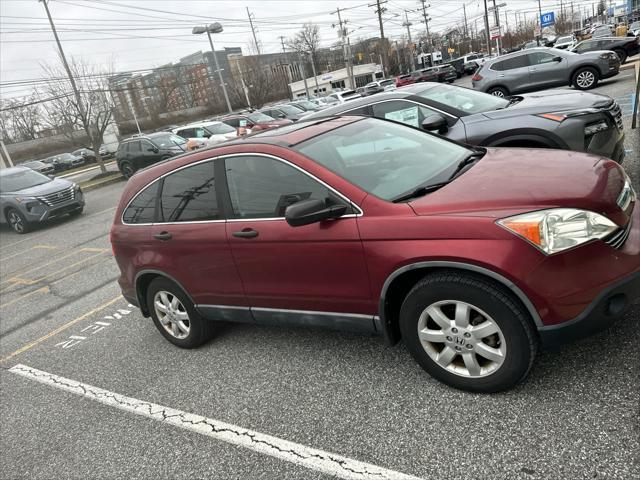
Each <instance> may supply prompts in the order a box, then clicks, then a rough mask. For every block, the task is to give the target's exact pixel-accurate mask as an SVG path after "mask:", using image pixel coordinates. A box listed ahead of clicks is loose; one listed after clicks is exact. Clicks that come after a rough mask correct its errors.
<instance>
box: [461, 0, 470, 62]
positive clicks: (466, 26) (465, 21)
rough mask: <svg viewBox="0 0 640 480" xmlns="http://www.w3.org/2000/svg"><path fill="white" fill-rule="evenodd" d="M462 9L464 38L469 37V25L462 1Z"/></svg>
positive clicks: (465, 7)
mask: <svg viewBox="0 0 640 480" xmlns="http://www.w3.org/2000/svg"><path fill="white" fill-rule="evenodd" d="M462 11H463V12H464V36H465V37H466V38H469V26H468V25H467V6H466V5H465V4H464V3H463V4H462ZM469 50H471V49H469ZM467 53H468V52H467Z"/></svg>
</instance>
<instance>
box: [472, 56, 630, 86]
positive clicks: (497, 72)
mask: <svg viewBox="0 0 640 480" xmlns="http://www.w3.org/2000/svg"><path fill="white" fill-rule="evenodd" d="M619 71H620V59H619V58H618V56H617V55H616V54H615V53H614V52H609V51H597V52H589V53H583V54H580V55H578V54H577V53H573V52H568V51H565V50H558V49H557V48H546V47H540V48H531V49H528V50H521V51H519V52H515V53H511V54H509V55H503V56H501V57H498V58H495V59H493V60H488V61H486V62H485V63H484V65H482V67H481V68H480V69H479V70H478V71H477V72H476V73H475V75H474V76H473V77H472V78H471V83H472V85H473V88H475V89H476V90H480V91H481V92H486V93H490V94H492V95H496V96H498V97H506V96H508V95H511V94H514V93H521V92H527V91H533V90H541V89H544V88H549V87H557V86H563V85H573V86H574V87H575V88H577V89H578V90H588V89H590V88H594V87H595V86H597V85H598V82H599V81H600V80H602V79H605V78H610V77H613V76H615V75H617V74H618V72H619Z"/></svg>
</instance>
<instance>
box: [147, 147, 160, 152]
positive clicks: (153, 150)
mask: <svg viewBox="0 0 640 480" xmlns="http://www.w3.org/2000/svg"><path fill="white" fill-rule="evenodd" d="M147 151H149V152H153V153H158V152H159V151H160V150H158V147H149V148H147Z"/></svg>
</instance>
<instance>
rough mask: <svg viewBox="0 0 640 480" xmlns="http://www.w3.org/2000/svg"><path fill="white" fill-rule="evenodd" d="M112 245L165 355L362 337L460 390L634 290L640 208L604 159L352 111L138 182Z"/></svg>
mask: <svg viewBox="0 0 640 480" xmlns="http://www.w3.org/2000/svg"><path fill="white" fill-rule="evenodd" d="M111 242H112V245H113V251H114V255H115V257H116V259H117V262H118V265H119V267H120V271H121V276H120V278H119V283H120V286H121V288H122V291H123V294H124V296H125V297H126V298H127V300H129V301H130V302H131V303H133V304H135V305H138V306H139V307H140V309H141V311H142V313H143V314H144V315H145V316H150V317H152V318H153V321H154V322H155V324H156V326H157V327H158V329H159V330H160V332H161V333H162V334H163V335H164V336H165V337H166V338H167V339H168V340H169V341H171V342H173V343H174V344H176V345H178V346H181V347H195V346H197V345H199V344H201V343H203V342H204V341H206V340H207V339H209V338H210V336H211V335H212V333H213V331H214V329H215V325H216V323H215V321H216V320H225V321H235V322H252V323H258V324H280V325H304V326H323V327H333V328H338V329H345V330H356V331H363V332H376V333H379V334H382V335H384V337H385V338H386V339H387V341H388V342H390V343H393V342H397V341H398V340H399V339H400V338H402V339H403V341H404V343H405V344H406V345H407V347H408V349H409V351H410V352H411V354H412V355H413V356H414V357H415V359H416V360H417V361H418V362H419V364H420V365H421V366H422V367H423V368H424V369H425V370H426V371H428V372H429V373H430V374H431V375H433V376H434V377H436V378H438V379H439V380H441V381H443V382H445V383H447V384H449V385H452V386H455V387H457V388H462V389H466V390H471V391H483V392H492V391H498V390H502V389H506V388H509V387H511V386H513V385H514V384H516V383H517V382H519V381H520V380H522V379H523V378H524V377H525V376H526V375H527V373H528V371H529V369H530V367H531V365H532V363H533V361H534V358H535V356H536V353H537V351H538V348H539V346H540V345H541V346H548V345H552V344H558V343H561V342H563V341H566V340H568V339H571V338H575V337H578V336H580V335H584V334H586V333H589V332H591V331H595V330H597V329H599V328H602V327H605V326H607V325H609V324H611V323H612V321H613V319H614V318H616V317H619V316H620V315H621V314H622V313H623V312H624V311H625V310H626V309H627V307H628V306H629V304H630V303H632V302H633V301H634V299H636V298H638V296H640V208H637V207H636V196H635V193H634V191H633V189H632V187H631V184H630V181H629V179H628V177H627V175H626V174H625V172H624V170H623V169H622V167H621V166H620V165H618V164H617V163H615V162H613V161H611V160H607V159H605V158H600V157H595V156H591V155H586V154H582V153H575V152H566V151H554V150H525V149H506V148H505V149H479V148H469V147H466V146H463V145H460V144H458V143H455V142H453V141H450V140H447V139H444V138H441V137H438V136H435V135H432V134H429V133H425V132H423V131H421V130H419V129H415V128H412V127H408V126H405V125H401V124H398V123H394V122H390V121H385V120H380V119H375V118H366V117H364V118H363V117H357V116H349V117H341V118H329V119H320V120H315V121H301V122H299V123H297V124H294V125H290V126H288V127H282V128H280V129H277V130H272V131H268V132H262V133H259V134H257V135H253V136H251V137H248V138H246V139H244V140H237V141H232V142H230V143H227V144H225V145H221V146H218V147H214V148H212V149H208V150H198V151H197V152H195V153H193V154H189V155H185V156H182V157H179V158H176V159H175V160H173V161H171V162H165V163H161V164H158V165H155V166H152V167H150V168H148V169H146V170H143V171H140V172H138V173H136V174H135V175H134V176H133V177H132V178H131V179H130V180H129V182H128V183H127V186H126V187H125V190H124V193H123V195H122V198H121V201H120V205H119V206H118V210H117V213H116V219H115V221H114V225H113V228H112V230H111Z"/></svg>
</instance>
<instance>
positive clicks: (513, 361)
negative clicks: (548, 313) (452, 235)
mask: <svg viewBox="0 0 640 480" xmlns="http://www.w3.org/2000/svg"><path fill="white" fill-rule="evenodd" d="M441 301H459V302H465V303H467V304H470V305H471V306H472V308H477V309H479V310H481V311H482V312H485V313H486V314H488V315H489V317H490V318H491V320H492V321H493V322H494V323H495V324H497V325H498V327H499V328H500V330H501V334H502V337H503V338H504V343H505V344H506V345H505V348H506V350H505V354H504V356H503V359H502V364H500V365H499V366H498V367H497V369H496V370H495V371H493V372H490V371H489V373H487V374H485V376H477V377H475V378H471V377H469V376H462V375H459V374H456V373H453V372H451V371H450V370H448V369H446V368H445V367H443V366H441V365H439V364H438V363H437V362H436V361H435V360H434V359H432V358H431V356H430V355H429V354H428V353H427V350H426V349H425V347H424V346H423V344H422V342H421V340H420V339H419V337H418V324H419V318H420V315H421V314H422V313H423V312H425V310H426V309H427V307H429V306H432V305H433V304H434V303H435V302H441ZM472 311H474V310H472ZM476 313H477V312H476ZM473 320H475V318H474V319H473ZM400 330H401V332H402V338H403V340H404V343H405V345H406V346H407V348H408V350H409V352H410V353H411V355H412V356H413V358H414V359H415V360H416V361H417V362H418V364H419V365H420V366H421V367H422V368H423V369H424V370H426V371H427V372H428V373H429V374H430V375H431V376H433V377H434V378H436V379H438V380H440V381H441V382H443V383H446V384H447V385H450V386H452V387H454V388H458V389H461V390H466V391H470V392H482V393H491V392H498V391H502V390H506V389H509V388H511V387H513V386H514V385H516V384H518V383H519V382H521V381H522V380H523V379H524V378H525V377H526V376H527V374H528V373H529V370H530V369H531V366H532V365H533V361H534V359H535V357H536V354H537V350H538V340H537V336H536V333H535V331H534V328H533V326H532V324H531V322H530V320H529V314H528V313H527V311H526V310H525V309H524V307H522V306H521V305H520V303H519V302H518V301H517V300H515V299H514V297H512V296H511V294H510V293H509V292H508V291H507V290H506V289H504V288H503V287H502V286H500V285H499V284H496V283H494V282H492V281H491V280H488V279H485V278H484V277H481V276H476V275H473V274H467V273H459V272H455V271H443V272H440V273H435V274H432V275H429V276H427V277H425V278H424V279H422V280H421V281H420V282H418V283H417V284H416V285H415V286H414V287H413V289H412V290H411V291H410V292H409V294H408V295H407V297H406V298H405V300H404V302H403V304H402V308H401V310H400ZM457 333H458V332H456V334H457ZM496 335H497V334H496ZM466 336H467V334H466V333H465V337H466ZM496 338H498V337H496ZM447 339H448V340H450V339H451V337H447ZM462 341H463V342H467V341H468V340H462ZM481 342H484V340H480V341H479V342H478V343H481ZM445 348H447V347H446V346H444V344H443V349H442V350H441V351H440V352H439V354H442V351H444V349H445ZM456 349H458V347H457V346H456ZM463 353H467V350H464V348H463V350H462V351H461V352H460V354H458V353H456V354H455V355H456V356H455V357H454V359H453V360H452V361H451V363H450V365H451V366H455V365H457V364H459V363H460V362H462V356H461V355H462V354H463ZM472 353H473V354H474V355H475V351H472ZM476 358H482V357H478V356H476ZM456 362H457V363H456ZM465 363H466V362H465ZM463 366H464V363H463ZM467 373H468V372H467Z"/></svg>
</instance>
